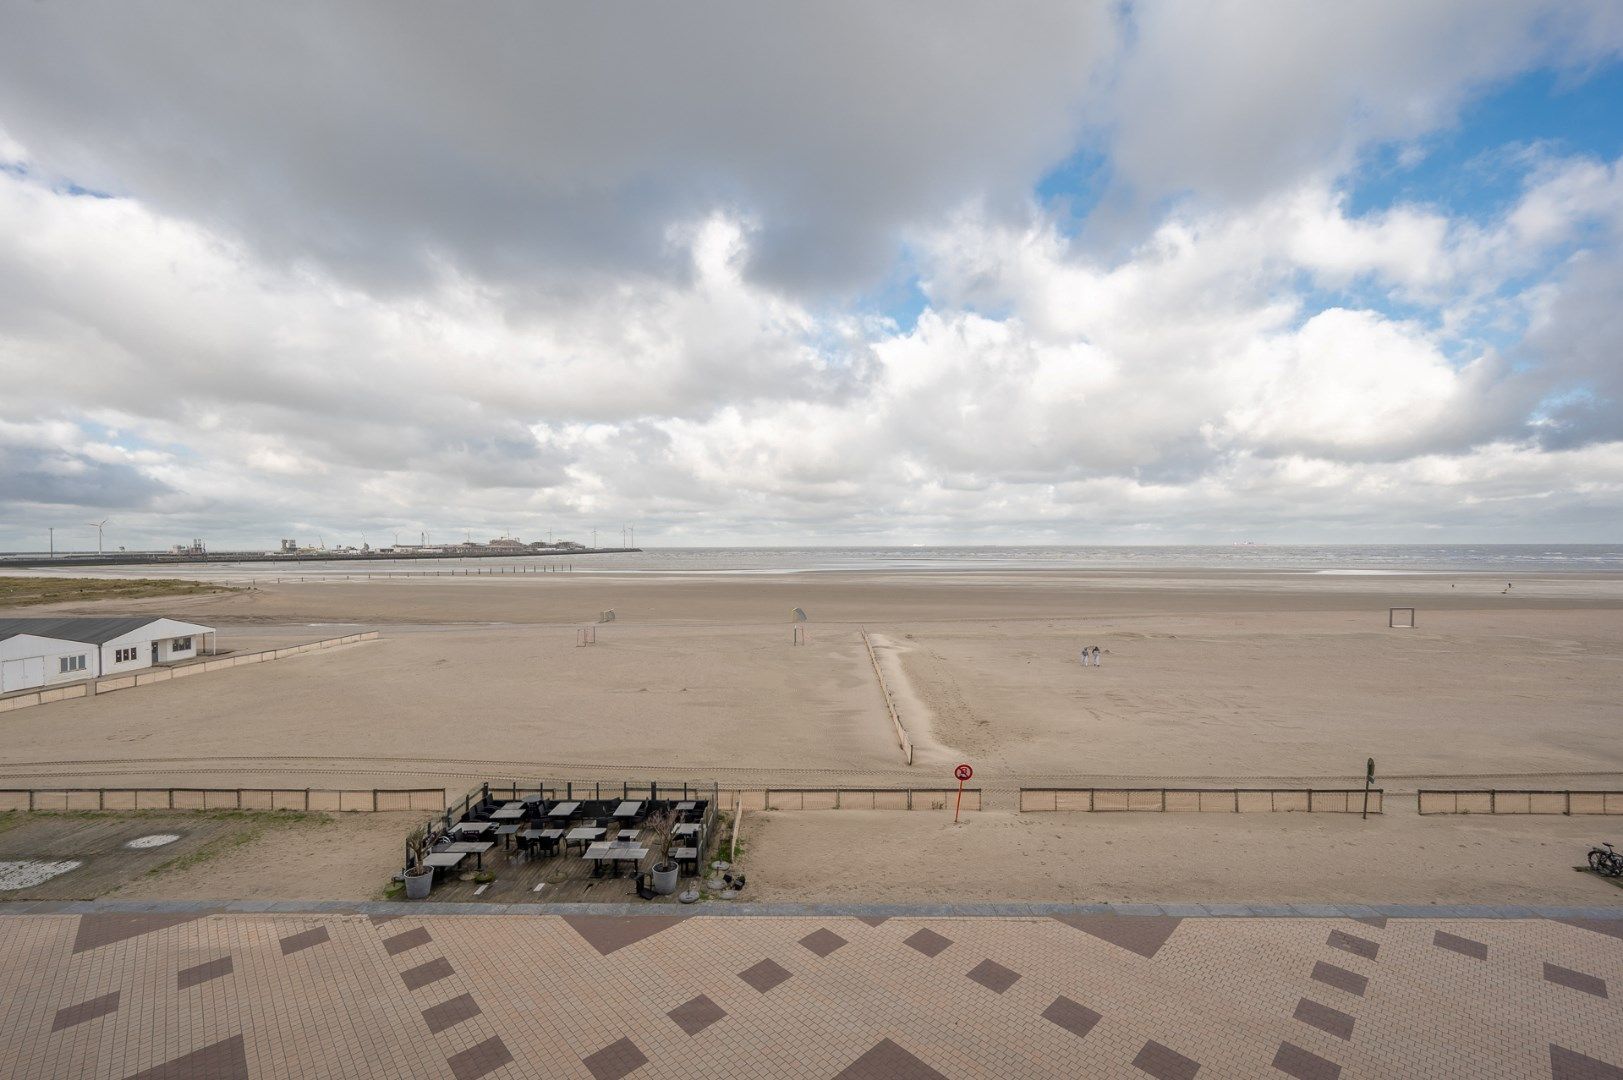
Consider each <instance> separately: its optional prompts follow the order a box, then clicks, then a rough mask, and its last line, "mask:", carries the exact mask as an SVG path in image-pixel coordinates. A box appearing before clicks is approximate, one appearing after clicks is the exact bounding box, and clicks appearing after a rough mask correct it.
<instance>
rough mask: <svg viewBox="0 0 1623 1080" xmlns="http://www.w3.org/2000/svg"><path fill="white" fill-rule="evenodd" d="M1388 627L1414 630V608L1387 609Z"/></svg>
mask: <svg viewBox="0 0 1623 1080" xmlns="http://www.w3.org/2000/svg"><path fill="white" fill-rule="evenodd" d="M1386 625H1387V626H1389V627H1391V628H1393V629H1395V630H1413V629H1414V608H1412V607H1395V608H1387V609H1386Z"/></svg>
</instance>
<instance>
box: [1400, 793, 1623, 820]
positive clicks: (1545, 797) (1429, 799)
mask: <svg viewBox="0 0 1623 1080" xmlns="http://www.w3.org/2000/svg"><path fill="white" fill-rule="evenodd" d="M1418 794H1419V799H1418V804H1419V807H1420V812H1421V813H1422V814H1567V815H1571V814H1607V815H1612V814H1623V791H1558V790H1550V791H1535V790H1529V789H1522V788H1482V789H1477V790H1457V791H1443V790H1434V789H1422V790H1421V791H1420V792H1419V793H1418Z"/></svg>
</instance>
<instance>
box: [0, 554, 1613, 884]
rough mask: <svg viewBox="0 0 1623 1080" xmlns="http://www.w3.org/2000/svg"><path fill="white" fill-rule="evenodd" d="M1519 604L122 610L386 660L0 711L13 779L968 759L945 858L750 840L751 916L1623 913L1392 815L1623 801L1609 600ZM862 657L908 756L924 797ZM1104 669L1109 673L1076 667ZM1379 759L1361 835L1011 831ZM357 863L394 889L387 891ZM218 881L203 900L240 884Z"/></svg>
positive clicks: (1147, 828) (1533, 846) (1088, 580)
mask: <svg viewBox="0 0 1623 1080" xmlns="http://www.w3.org/2000/svg"><path fill="white" fill-rule="evenodd" d="M1505 584H1506V583H1505V582H1504V581H1499V580H1496V579H1495V580H1490V579H1488V578H1487V577H1485V576H1475V575H1457V576H1445V575H1425V576H1397V575H1394V576H1391V577H1381V576H1374V575H1362V576H1339V575H1322V574H1237V573H1236V574H1225V573H1219V572H1212V571H1198V572H1195V571H1191V572H1189V573H1186V574H1156V575H1150V576H1145V575H1133V574H1126V573H1093V572H1008V571H995V572H954V573H928V572H908V573H898V572H873V573H828V574H804V575H787V574H784V575H755V576H749V577H731V576H724V575H723V576H714V577H709V576H692V577H680V576H664V575H629V574H628V575H565V574H558V575H536V576H530V577H512V578H505V579H504V578H499V577H498V578H487V579H480V578H465V579H457V578H443V579H435V578H427V579H395V580H374V581H364V580H363V581H353V580H351V581H343V580H324V581H320V582H304V583H283V584H275V583H270V582H261V583H259V584H258V585H256V586H255V587H254V588H252V589H250V590H248V591H244V592H238V593H231V594H220V595H210V596H198V597H192V598H186V599H181V600H169V601H164V600H161V599H157V600H136V601H125V602H120V603H119V605H118V609H119V611H126V610H128V611H157V610H162V611H165V612H169V613H173V614H176V615H179V616H182V617H187V618H193V619H197V620H201V621H203V622H206V623H209V624H211V625H217V626H219V627H220V640H221V644H222V646H223V647H226V648H234V649H251V648H259V647H263V646H265V645H270V644H280V643H287V642H292V641H304V640H313V639H316V638H321V637H330V636H336V635H339V634H343V633H349V632H352V631H354V630H355V629H358V628H365V629H379V630H380V631H381V632H382V636H381V637H380V639H379V640H377V641H374V642H367V643H363V644H358V645H353V646H346V647H343V648H338V649H334V650H331V651H327V652H322V653H317V654H310V655H305V656H300V657H297V658H293V659H288V660H282V661H278V662H276V663H273V664H265V665H259V666H255V667H249V668H241V669H235V670H230V671H224V672H217V673H209V674H207V675H203V676H197V677H193V678H189V679H183V680H175V681H172V682H168V683H163V684H158V685H153V686H149V687H140V688H137V689H135V690H131V691H124V692H120V693H118V694H116V695H110V696H107V697H103V698H89V699H81V700H73V701H64V702H59V703H55V704H51V705H47V706H41V707H37V708H32V709H25V710H19V711H17V712H14V713H10V714H7V716H6V717H5V719H4V721H3V723H4V727H5V731H6V750H5V753H4V754H3V756H0V782H3V783H5V784H9V785H12V786H36V787H39V786H64V785H84V786H110V785H128V786H136V785H145V784H154V785H173V784H177V783H180V784H194V785H223V786H237V785H242V786H273V785H290V786H299V787H303V786H315V787H340V786H349V785H358V786H368V787H369V786H385V787H413V786H442V785H443V786H445V787H447V788H449V789H450V790H452V791H461V790H464V789H466V788H467V787H468V786H470V785H472V784H474V783H477V782H478V781H480V780H482V779H492V778H501V777H512V778H522V779H534V778H549V779H570V780H584V779H603V780H610V781H615V782H619V781H623V780H631V781H645V780H648V779H654V780H658V781H660V782H670V781H683V780H690V781H708V780H717V781H719V782H721V783H722V784H723V785H728V784H733V785H737V786H768V785H775V786H778V787H788V786H808V787H826V786H833V785H841V786H863V785H884V786H908V785H911V786H915V787H929V786H935V787H939V786H944V785H947V784H949V783H950V773H951V769H952V766H953V765H954V764H956V763H958V762H960V761H964V762H969V763H971V764H973V766H974V767H975V770H976V781H975V782H976V784H977V785H979V786H981V787H982V788H983V789H984V792H985V800H986V811H985V812H983V813H982V814H980V815H978V816H974V817H972V820H971V822H970V823H969V824H968V825H967V826H965V827H962V828H961V829H959V830H956V831H943V828H942V824H941V820H940V818H939V815H933V814H915V815H906V814H892V815H882V816H884V824H882V825H879V824H875V823H874V822H871V821H867V820H865V819H866V817H867V816H868V815H865V814H859V813H855V812H841V813H837V814H827V813H822V814H799V815H797V814H772V815H767V816H766V817H764V818H762V819H759V820H758V821H757V822H752V826H751V827H752V829H758V830H760V831H759V832H758V833H756V834H754V835H753V837H752V839H751V855H750V860H751V862H752V864H753V865H754V867H755V871H756V873H757V875H758V880H759V881H760V882H761V888H762V891H763V894H765V895H772V896H782V897H790V896H793V895H800V896H820V897H825V898H828V897H834V898H841V897H854V896H857V895H864V896H867V897H869V898H870V899H876V900H879V899H885V898H889V897H908V898H914V899H917V898H925V897H928V896H930V895H931V894H932V890H934V889H935V888H936V884H935V882H936V879H937V876H938V864H937V861H936V860H937V859H938V858H942V857H947V856H948V855H951V854H953V853H959V854H966V855H967V856H969V857H970V858H971V860H972V861H973V862H974V863H975V865H976V866H977V867H979V868H980V869H978V870H977V871H976V872H975V873H974V874H970V875H968V876H967V877H966V878H964V879H963V881H962V883H961V887H960V889H959V892H958V893H955V894H954V895H960V896H962V897H964V898H977V899H985V898H995V897H999V896H1001V897H1003V898H1007V899H1034V900H1035V899H1059V898H1075V899H1084V898H1085V899H1115V900H1128V899H1151V898H1173V899H1179V900H1196V899H1199V898H1201V897H1207V898H1214V899H1215V898H1219V897H1221V898H1231V899H1232V898H1258V897H1267V898H1274V899H1281V900H1289V899H1304V900H1305V899H1312V898H1322V897H1324V896H1327V895H1328V894H1330V893H1337V892H1338V891H1339V895H1342V897H1343V898H1347V897H1355V898H1375V897H1383V898H1385V899H1389V900H1393V899H1416V898H1420V897H1423V896H1427V895H1431V894H1435V895H1437V896H1439V897H1443V896H1446V897H1451V898H1453V899H1456V900H1465V899H1480V898H1483V897H1488V898H1492V897H1498V898H1499V899H1511V898H1515V899H1519V900H1531V899H1533V898H1535V897H1538V896H1543V897H1544V898H1545V899H1546V900H1550V901H1554V900H1556V899H1560V898H1566V899H1574V898H1577V897H1579V896H1582V898H1584V899H1586V900H1590V901H1593V902H1601V903H1609V902H1612V900H1613V899H1614V896H1613V894H1614V893H1616V892H1617V890H1615V889H1611V888H1610V887H1609V886H1607V885H1605V884H1604V883H1600V882H1598V881H1595V880H1593V879H1583V878H1581V877H1580V876H1579V875H1574V874H1572V873H1571V871H1570V870H1569V869H1567V868H1568V867H1570V866H1571V865H1572V864H1573V863H1574V862H1575V861H1581V856H1582V851H1581V850H1577V851H1576V852H1575V851H1574V849H1575V848H1578V847H1580V846H1582V845H1587V843H1588V842H1590V841H1592V840H1596V839H1601V838H1603V836H1602V833H1604V831H1605V826H1607V825H1608V824H1610V822H1609V821H1607V820H1605V819H1555V820H1549V819H1544V820H1532V819H1522V820H1515V821H1510V820H1505V819H1495V820H1492V821H1488V820H1480V821H1478V820H1472V821H1460V820H1449V821H1443V822H1439V821H1438V820H1437V819H1429V818H1428V819H1419V818H1417V817H1415V816H1414V812H1413V803H1412V798H1411V799H1410V800H1409V801H1408V803H1406V804H1405V803H1404V802H1403V800H1402V799H1401V798H1399V797H1398V794H1399V793H1402V792H1412V791H1413V790H1414V789H1415V787H1416V786H1423V785H1427V784H1435V785H1438V786H1500V787H1530V786H1531V787H1565V786H1573V787H1613V788H1615V787H1617V786H1618V785H1619V783H1620V782H1623V745H1620V744H1619V743H1618V741H1617V739H1616V732H1617V711H1616V703H1617V702H1618V701H1620V700H1623V580H1620V579H1619V578H1618V577H1616V576H1612V575H1588V576H1583V575H1547V576H1544V577H1527V578H1525V579H1518V580H1517V581H1516V582H1515V588H1514V590H1513V591H1512V592H1511V593H1508V594H1507V593H1506V592H1504V591H1503V590H1504V588H1505ZM1398 605H1401V606H1414V607H1416V608H1417V609H1418V622H1419V625H1418V626H1417V627H1416V628H1414V629H1391V628H1388V626H1387V609H1388V608H1389V607H1391V606H1398ZM796 606H799V607H803V608H804V609H805V610H806V611H807V612H808V614H809V615H810V621H809V622H808V623H807V624H805V629H806V632H807V635H808V644H807V645H805V646H804V647H800V646H794V645H792V644H791V634H790V631H791V622H790V611H791V609H792V608H794V607H796ZM609 608H612V609H614V610H615V612H616V618H615V620H614V621H613V622H611V623H607V624H603V625H599V626H598V627H597V644H596V645H595V646H591V647H584V648H583V647H578V646H577V643H576V630H577V628H579V627H581V626H587V625H594V624H595V621H596V618H597V615H598V613H599V612H600V611H602V610H605V609H609ZM83 609H84V608H81V609H75V608H73V607H72V605H56V606H53V607H51V608H49V609H43V610H42V609H41V608H32V609H29V610H28V611H27V612H26V613H27V614H47V613H55V612H59V611H60V612H67V611H73V610H83ZM89 609H91V610H107V609H106V607H105V606H96V605H90V606H89ZM864 629H865V630H866V631H867V632H868V633H869V634H870V635H871V637H872V640H873V642H874V644H875V648H876V650H877V652H878V654H879V656H880V659H881V666H882V669H883V670H884V672H885V674H886V679H887V682H888V684H889V686H890V689H891V691H892V693H893V694H894V696H895V700H896V702H897V705H898V708H899V710H900V712H901V715H902V718H903V721H904V723H905V724H906V725H907V727H908V729H909V731H910V733H911V736H912V738H913V740H914V743H915V745H916V756H915V761H914V764H913V765H912V766H911V767H909V766H907V765H906V764H905V763H904V762H903V760H902V757H901V754H900V752H899V751H898V749H897V746H896V743H895V740H894V737H893V735H892V732H891V728H890V722H889V719H888V717H887V715H886V712H885V708H884V704H883V699H882V698H881V694H880V690H879V685H878V682H877V680H876V678H875V675H874V671H873V669H872V666H871V665H870V663H869V661H868V657H867V653H866V650H865V648H864V646H863V644H862V637H861V631H862V630H864ZM1091 645H1097V646H1099V647H1100V649H1101V654H1102V658H1103V664H1102V666H1100V667H1086V668H1084V667H1082V666H1081V665H1080V664H1079V663H1078V662H1077V653H1078V651H1079V650H1080V649H1081V648H1083V647H1084V646H1091ZM1368 757H1374V758H1375V759H1376V761H1377V769H1378V782H1379V783H1381V784H1382V785H1383V786H1385V787H1386V789H1387V790H1388V791H1389V792H1391V793H1393V801H1392V803H1391V805H1390V812H1389V813H1388V815H1387V816H1386V817H1385V818H1383V819H1382V820H1381V821H1380V822H1379V823H1372V824H1370V825H1368V826H1365V827H1364V828H1362V829H1359V828H1354V827H1353V825H1356V824H1357V823H1356V822H1354V823H1353V824H1348V823H1347V822H1346V821H1345V820H1339V819H1330V818H1326V817H1320V816H1314V817H1312V818H1309V817H1308V816H1306V815H1289V816H1286V815H1277V816H1266V815H1255V816H1253V815H1242V816H1238V817H1234V818H1225V819H1223V820H1216V819H1212V818H1209V817H1201V818H1198V819H1197V818H1195V817H1192V816H1187V815H1177V816H1162V815H1145V816H1142V817H1140V816H1134V817H1132V818H1131V819H1129V818H1126V817H1120V816H1112V817H1109V818H1105V817H1103V816H1099V815H1095V816H1093V817H1091V818H1090V817H1087V816H1084V815H1031V814H1027V815H1018V814H1015V813H1013V811H1014V809H1015V805H1016V798H1015V791H1016V789H1017V788H1018V787H1019V786H1021V785H1022V784H1026V785H1042V784H1065V783H1073V784H1082V785H1086V784H1103V785H1109V784H1111V783H1126V782H1131V783H1140V784H1158V783H1164V784H1184V785H1194V786H1199V785H1201V784H1212V785H1224V786H1227V785H1230V784H1242V783H1254V784H1267V783H1272V782H1276V781H1277V782H1278V783H1280V784H1284V785H1292V784H1301V783H1303V782H1317V783H1321V784H1326V783H1328V784H1339V783H1343V782H1349V781H1352V780H1353V779H1355V778H1361V773H1362V768H1363V764H1364V761H1365V759H1366V758H1368ZM351 828H352V829H353V830H354V831H355V836H356V837H357V845H358V846H357V851H358V852H361V851H373V852H384V853H387V855H386V857H384V856H379V858H381V859H382V863H387V862H389V861H391V860H393V858H394V855H393V849H394V847H395V846H396V844H397V842H398V841H397V839H388V840H387V842H386V841H385V839H380V838H379V833H378V828H377V826H376V825H373V826H362V825H355V826H351ZM396 831H398V830H396ZM363 834H364V836H365V837H366V839H364V840H363V839H361V837H362V836H363ZM388 835H389V836H392V833H389V834H388ZM265 842H266V843H269V842H272V841H269V840H267V841H265ZM276 842H281V843H291V842H294V841H293V840H290V839H285V838H284V839H283V840H280V841H276ZM361 861H362V862H364V863H365V864H366V865H367V866H368V867H369V869H368V871H367V873H366V874H365V875H364V876H366V877H367V878H368V880H370V879H371V878H372V877H375V876H376V874H375V873H374V872H373V871H374V870H375V869H377V868H375V867H372V866H371V864H372V862H376V861H378V860H377V859H375V858H374V859H362V860H361ZM380 865H381V864H380ZM1558 871H1559V872H1558ZM329 876H330V875H329ZM226 878H227V880H226V882H225V883H222V884H219V885H216V886H212V888H216V889H217V888H224V889H226V890H227V891H229V890H231V889H232V888H237V887H240V886H237V885H232V884H230V882H231V881H234V880H236V879H235V877H234V876H232V875H230V874H228V875H227V876H226ZM317 879H319V880H325V879H324V878H322V877H321V875H317ZM333 882H334V883H333V884H330V885H328V886H323V888H324V889H325V890H326V891H327V892H338V893H344V892H346V891H353V890H354V889H356V888H357V887H358V882H359V878H351V877H350V876H348V875H347V874H344V873H338V874H337V876H336V877H335V878H333ZM315 885H316V882H315V880H312V881H311V882H308V883H306V886H305V887H315ZM368 894H370V893H369V892H368Z"/></svg>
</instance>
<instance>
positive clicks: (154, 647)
mask: <svg viewBox="0 0 1623 1080" xmlns="http://www.w3.org/2000/svg"><path fill="white" fill-rule="evenodd" d="M152 662H153V663H154V664H156V663H157V662H158V643H157V642H156V641H154V642H153V643H152Z"/></svg>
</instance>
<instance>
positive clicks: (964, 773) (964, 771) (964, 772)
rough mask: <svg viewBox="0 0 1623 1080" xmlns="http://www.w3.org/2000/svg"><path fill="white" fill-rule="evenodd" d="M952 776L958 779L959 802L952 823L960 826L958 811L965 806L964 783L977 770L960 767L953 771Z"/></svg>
mask: <svg viewBox="0 0 1623 1080" xmlns="http://www.w3.org/2000/svg"><path fill="white" fill-rule="evenodd" d="M952 775H954V776H956V777H957V778H958V801H957V802H956V803H954V804H953V807H952V823H953V824H954V825H956V824H958V811H959V810H960V809H961V808H962V807H963V805H964V781H965V780H968V779H969V778H970V777H971V776H974V775H975V770H974V769H971V768H970V767H969V766H968V765H960V766H958V767H957V768H956V769H954V770H952Z"/></svg>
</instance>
